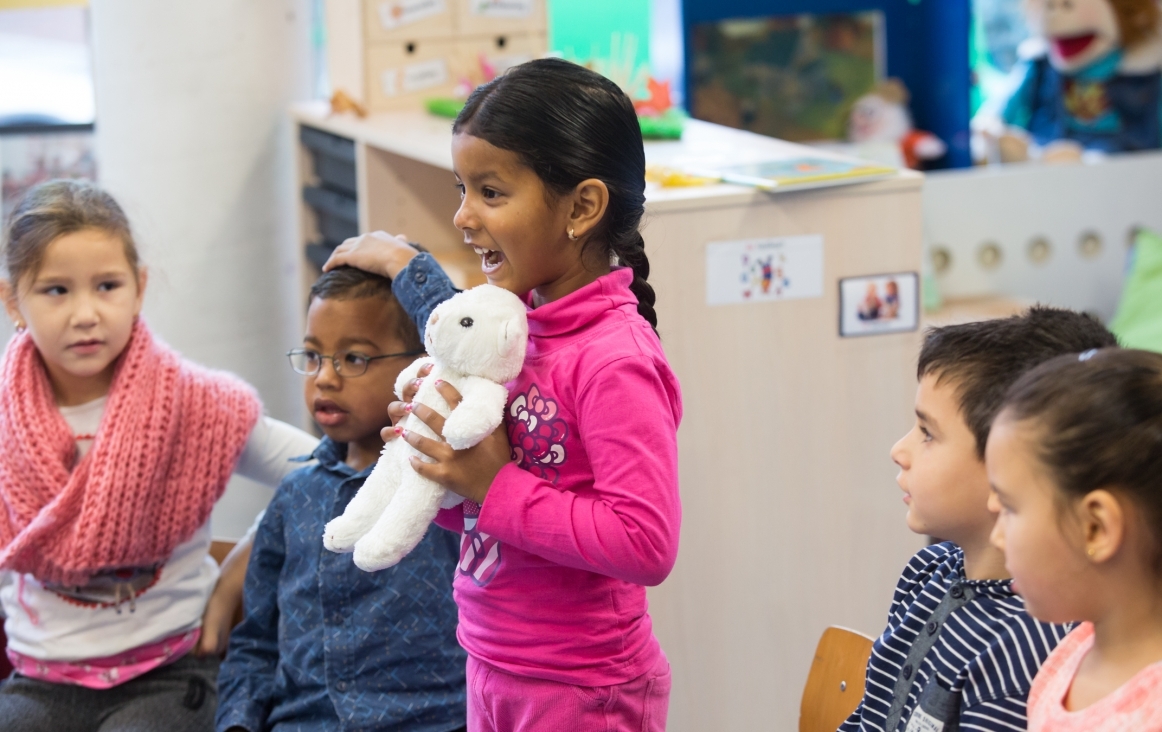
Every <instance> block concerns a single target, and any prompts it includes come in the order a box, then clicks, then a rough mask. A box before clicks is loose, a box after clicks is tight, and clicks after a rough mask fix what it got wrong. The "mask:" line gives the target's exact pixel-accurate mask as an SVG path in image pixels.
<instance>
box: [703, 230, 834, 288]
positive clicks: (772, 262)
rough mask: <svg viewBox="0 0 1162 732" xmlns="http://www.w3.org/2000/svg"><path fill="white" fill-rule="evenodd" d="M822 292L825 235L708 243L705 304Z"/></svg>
mask: <svg viewBox="0 0 1162 732" xmlns="http://www.w3.org/2000/svg"><path fill="white" fill-rule="evenodd" d="M806 297H823V237H822V236H820V235H818V234H810V235H807V236H772V237H769V238H766V239H742V240H739V241H718V242H710V243H709V244H707V245H706V304H707V305H734V304H738V303H747V302H771V301H774V300H795V299H799V298H806Z"/></svg>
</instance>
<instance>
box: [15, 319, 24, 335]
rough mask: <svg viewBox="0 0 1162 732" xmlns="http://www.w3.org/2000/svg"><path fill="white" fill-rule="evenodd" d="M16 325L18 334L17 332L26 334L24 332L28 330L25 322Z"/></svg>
mask: <svg viewBox="0 0 1162 732" xmlns="http://www.w3.org/2000/svg"><path fill="white" fill-rule="evenodd" d="M14 325H15V326H16V332H17V333H23V332H24V330H25V328H26V326H25V325H24V322H23V321H21V322H18V323H14Z"/></svg>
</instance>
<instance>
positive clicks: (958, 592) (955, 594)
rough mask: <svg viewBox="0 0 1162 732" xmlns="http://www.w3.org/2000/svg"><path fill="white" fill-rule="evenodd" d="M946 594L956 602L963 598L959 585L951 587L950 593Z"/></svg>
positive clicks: (962, 589) (962, 591)
mask: <svg viewBox="0 0 1162 732" xmlns="http://www.w3.org/2000/svg"><path fill="white" fill-rule="evenodd" d="M948 594H950V595H952V596H953V597H955V598H956V599H957V600H959V599H960V598H962V597H964V588H963V587H961V586H960V585H953V586H952V591H951V592H949V593H948Z"/></svg>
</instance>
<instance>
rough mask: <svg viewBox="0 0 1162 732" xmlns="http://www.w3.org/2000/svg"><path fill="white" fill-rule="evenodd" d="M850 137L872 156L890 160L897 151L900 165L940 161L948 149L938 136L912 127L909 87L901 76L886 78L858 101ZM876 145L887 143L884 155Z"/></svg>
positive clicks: (850, 122) (849, 119)
mask: <svg viewBox="0 0 1162 732" xmlns="http://www.w3.org/2000/svg"><path fill="white" fill-rule="evenodd" d="M847 138H848V140H849V141H850V142H852V143H853V144H855V145H856V146H857V148H863V149H864V150H865V151H867V152H868V153H869V156H870V157H874V158H877V159H880V158H882V159H885V160H887V159H890V157H891V156H892V155H893V154H894V155H895V156H897V159H898V161H899V162H898V163H897V164H903V165H906V166H908V167H909V168H913V169H920V168H921V167H923V164H924V163H929V162H934V161H936V160H939V159H940V158H942V157H944V155H945V153H946V152H948V146H947V145H945V144H944V142H943V141H942V140H941V139H940V138H939V137H937V136H936V135H933V134H932V133H931V132H924V131H923V130H917V129H915V128H914V127H912V115H911V114H910V113H909V112H908V90H907V88H905V87H904V84H903V83H902V82H901V81H900V80H899V79H886V80H884V81H882V82H880V83H879V84H878V85H877V86H876V88H875V90H873V91H872V92H871V93H869V94H865V95H864V96H862V97H860V98H859V99H857V100H856V101H855V105H854V106H853V107H852V109H851V116H850V117H849V118H848V123H847ZM876 145H881V146H884V154H883V155H875V154H874V151H871V150H870V148H872V147H874V146H876Z"/></svg>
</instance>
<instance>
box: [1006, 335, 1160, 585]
mask: <svg viewBox="0 0 1162 732" xmlns="http://www.w3.org/2000/svg"><path fill="white" fill-rule="evenodd" d="M1001 414H1002V415H1003V416H1005V417H1006V418H1012V419H1014V420H1015V421H1017V422H1024V421H1026V420H1029V421H1031V422H1032V424H1033V426H1034V429H1035V430H1036V435H1037V437H1036V441H1037V444H1038V453H1039V454H1038V455H1037V457H1038V459H1039V460H1040V461H1041V463H1042V464H1043V465H1045V466H1046V467H1047V468H1048V469H1049V471H1050V474H1051V475H1052V476H1053V478H1054V482H1056V483H1057V487H1058V488H1059V489H1060V491H1061V492H1062V493H1063V494H1064V496H1063V497H1070V498H1080V497H1082V496H1084V495H1085V494H1087V493H1089V492H1090V491H1093V490H1097V489H1099V488H1105V489H1109V490H1113V491H1116V492H1120V493H1123V494H1125V495H1126V496H1128V497H1129V498H1130V499H1131V500H1132V501H1133V502H1134V503H1135V504H1136V505H1137V507H1139V508H1140V509H1141V510H1142V511H1144V512H1145V514H1146V518H1147V523H1148V525H1149V527H1150V531H1151V533H1152V535H1153V537H1152V538H1153V544H1154V550H1155V556H1154V561H1155V569H1156V570H1157V569H1162V354H1160V353H1152V352H1150V351H1137V350H1131V349H1124V350H1123V349H1112V350H1105V351H1098V352H1097V353H1095V354H1093V355H1092V356H1090V357H1089V358H1087V359H1084V360H1082V359H1079V358H1078V357H1076V356H1064V357H1061V358H1056V359H1053V360H1052V361H1049V362H1048V363H1045V364H1042V365H1041V366H1039V367H1037V368H1036V369H1034V370H1032V371H1030V372H1029V373H1027V374H1025V375H1024V376H1022V377H1021V378H1020V379H1019V380H1018V381H1017V383H1016V384H1014V385H1013V386H1012V388H1011V389H1009V392H1008V394H1007V395H1006V397H1005V404H1004V408H1003V410H1002V411H1001Z"/></svg>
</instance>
